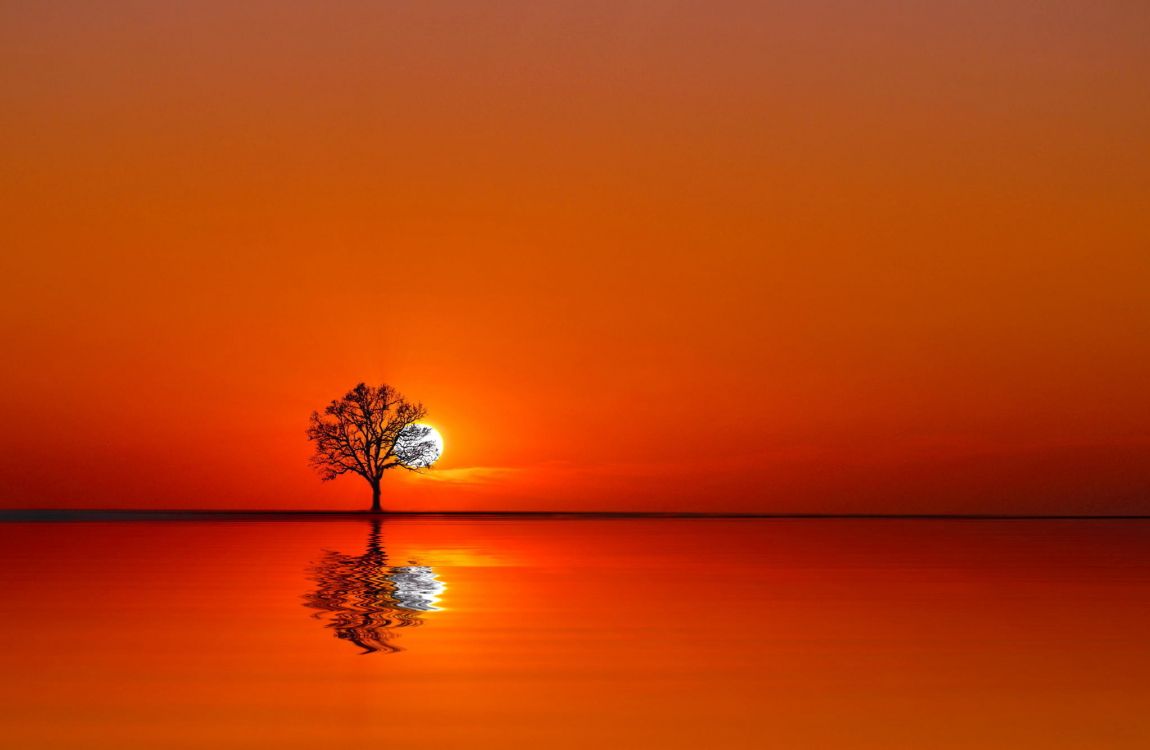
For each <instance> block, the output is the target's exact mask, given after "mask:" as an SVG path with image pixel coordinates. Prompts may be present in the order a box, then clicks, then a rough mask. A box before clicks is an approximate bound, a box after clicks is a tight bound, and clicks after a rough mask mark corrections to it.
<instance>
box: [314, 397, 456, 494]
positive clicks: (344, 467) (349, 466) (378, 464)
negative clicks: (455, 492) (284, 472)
mask: <svg viewBox="0 0 1150 750" xmlns="http://www.w3.org/2000/svg"><path fill="white" fill-rule="evenodd" d="M426 415H427V410H426V409H424V408H423V404H420V403H410V402H408V401H407V400H406V399H404V397H403V395H402V394H400V393H399V392H398V391H397V390H395V389H394V388H392V387H391V386H389V385H387V384H383V385H380V386H378V387H373V386H369V385H365V384H363V383H360V384H359V385H357V386H355V387H354V388H352V389H351V390H350V391H348V392H347V393H345V394H344V395H343V397H342V398H338V399H335V400H334V401H332V402H331V403H330V404H328V405H327V407H326V408H325V409H324V410H323V413H322V414H321V413H320V412H312V414H311V423H310V424H309V425H308V428H307V437H308V440H311V441H312V442H313V443H315V454H314V455H312V457H311V464H312V466H313V467H315V469H316V471H318V472H319V476H320V479H322V480H323V481H325V482H327V481H330V480H332V479H335V478H336V477H338V476H341V475H343V474H346V473H348V472H353V473H355V474H359V475H360V476H361V477H363V478H364V479H365V480H367V483H368V484H369V485H371V510H372V512H375V513H379V512H380V511H381V510H382V509H381V508H380V504H379V483H380V480H382V479H383V473H384V472H385V471H387V470H388V469H395V468H403V469H408V470H409V471H419V470H420V469H422V468H424V467H426V466H428V465H429V464H430V463H431V461H434V460H435V459H434V457H432V458H431V461H429V460H426V459H427V458H428V455H429V454H427V452H426V450H427V447H428V446H427V444H426V441H420V440H418V439H416V440H412V438H413V433H415V432H419V433H420V435H425V434H426V432H425V431H424V430H426V431H427V432H429V431H430V429H429V428H424V427H423V426H422V425H416V424H415V422H416V421H417V420H420V419H423V418H424V417H425V416H426ZM409 428H410V429H409Z"/></svg>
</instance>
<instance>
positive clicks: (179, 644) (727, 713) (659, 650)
mask: <svg viewBox="0 0 1150 750" xmlns="http://www.w3.org/2000/svg"><path fill="white" fill-rule="evenodd" d="M1148 633H1150V523H1146V522H1138V521H1017V520H1015V521H924V520H778V519H774V520H752V519H727V520H722V519H581V520H546V519H535V520H525V519H496V518H474V519H468V518H436V517H404V518H396V519H388V520H386V521H384V522H383V523H373V522H371V521H369V520H367V519H343V520H330V519H328V520H264V521H253V520H244V521H220V520H196V521H188V520H185V521H160V522H147V521H131V522H79V523H5V524H0V638H2V639H3V644H4V647H3V649H2V651H0V668H2V669H3V674H4V677H5V679H4V680H3V681H2V682H0V724H2V726H0V737H3V738H4V742H3V743H2V744H3V746H5V747H13V748H25V749H27V750H37V749H39V748H69V749H73V748H119V749H124V748H148V749H149V750H151V749H154V748H163V749H166V748H173V749H180V748H196V749H197V750H199V749H200V748H220V749H224V750H226V749H228V748H264V747H276V748H309V750H310V749H312V748H316V747H324V746H349V747H350V746H356V747H367V746H372V747H390V746H401V745H412V744H415V743H419V744H421V745H423V746H426V747H435V748H484V747H504V748H507V747H510V748H576V747H579V748H582V747H588V746H591V747H650V748H676V747H692V748H698V747H707V748H770V747H778V748H884V749H889V748H926V747H929V748H1021V747H1036V748H1044V749H1045V748H1101V747H1105V748H1144V747H1147V746H1150V713H1148V712H1147V711H1146V710H1145V709H1146V706H1148V705H1150V645H1148V644H1150V639H1148V635H1147V634H1148Z"/></svg>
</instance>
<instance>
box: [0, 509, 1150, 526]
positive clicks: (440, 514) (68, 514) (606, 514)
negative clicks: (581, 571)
mask: <svg viewBox="0 0 1150 750" xmlns="http://www.w3.org/2000/svg"><path fill="white" fill-rule="evenodd" d="M373 518H379V519H387V518H470V519H492V520H498V519H523V520H548V519H550V520H610V519H619V520H625V519H699V520H706V519H715V520H723V519H729V520H738V519H747V520H754V519H762V520H771V519H774V520H812V521H818V520H879V521H881V520H906V521H915V520H918V521H1147V520H1150V515H1085V514H1083V515H1074V514H1033V515H1030V514H990V513H702V512H660V511H646V512H644V511H571V510H557V511H390V512H384V513H378V514H377V513H371V512H369V511H327V510H131V509H92V510H87V509H34V508H27V509H13V510H0V523H20V522H90V521H322V520H333V521H347V520H369V519H373Z"/></svg>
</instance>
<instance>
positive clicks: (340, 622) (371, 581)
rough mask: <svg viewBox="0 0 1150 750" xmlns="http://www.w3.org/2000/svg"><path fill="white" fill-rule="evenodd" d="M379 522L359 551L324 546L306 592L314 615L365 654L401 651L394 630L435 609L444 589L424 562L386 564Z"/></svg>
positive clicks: (419, 620) (419, 621)
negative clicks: (313, 585)
mask: <svg viewBox="0 0 1150 750" xmlns="http://www.w3.org/2000/svg"><path fill="white" fill-rule="evenodd" d="M382 526H383V524H382V522H381V521H380V520H379V519H373V520H372V521H371V531H370V532H369V533H368V537H367V548H366V550H365V551H364V553H363V554H362V555H345V554H343V553H340V552H335V551H332V550H327V551H325V552H324V555H323V557H322V558H321V559H320V561H319V562H318V563H316V564H315V565H314V566H313V567H312V568H311V573H312V580H313V581H315V583H316V590H315V591H313V592H310V593H308V594H306V595H305V596H304V606H306V607H310V608H312V609H315V610H317V612H316V613H315V615H314V616H315V617H316V618H317V619H320V620H324V621H326V626H327V627H329V628H331V629H332V630H334V631H335V636H336V637H337V638H340V639H341V640H346V641H350V642H351V643H354V644H355V645H356V646H358V647H359V648H360V649H362V653H364V654H373V653H396V652H398V651H402V650H403V649H401V648H400V647H399V646H397V645H396V644H395V643H394V641H395V640H396V639H397V637H398V632H397V631H398V630H399V629H400V628H409V627H416V626H419V625H422V624H423V620H422V616H421V615H422V613H424V612H433V611H436V610H438V609H439V606H438V602H439V599H440V595H441V594H442V593H443V591H444V590H446V588H447V587H446V586H445V585H444V583H443V581H441V580H439V577H438V576H437V575H436V573H435V569H434V568H432V567H430V566H428V565H418V564H417V563H416V562H415V561H410V564H409V565H396V566H390V565H388V564H387V563H388V560H387V551H386V549H385V548H384V546H383V539H382Z"/></svg>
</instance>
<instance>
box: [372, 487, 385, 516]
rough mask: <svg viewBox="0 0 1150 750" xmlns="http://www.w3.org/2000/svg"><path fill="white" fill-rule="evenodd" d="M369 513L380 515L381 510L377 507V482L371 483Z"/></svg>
mask: <svg viewBox="0 0 1150 750" xmlns="http://www.w3.org/2000/svg"><path fill="white" fill-rule="evenodd" d="M371 512H372V513H382V512H383V508H382V507H380V505H379V482H372V483H371Z"/></svg>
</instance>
